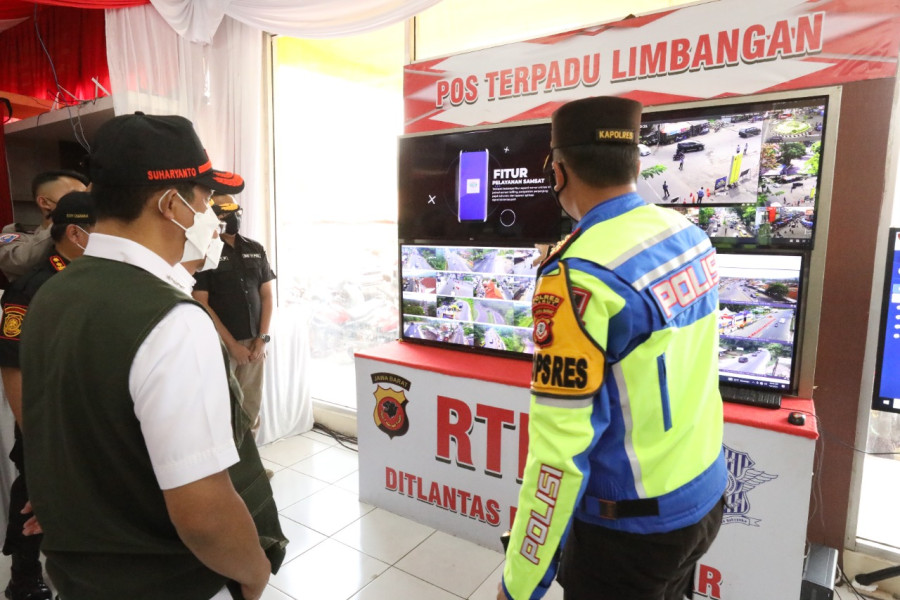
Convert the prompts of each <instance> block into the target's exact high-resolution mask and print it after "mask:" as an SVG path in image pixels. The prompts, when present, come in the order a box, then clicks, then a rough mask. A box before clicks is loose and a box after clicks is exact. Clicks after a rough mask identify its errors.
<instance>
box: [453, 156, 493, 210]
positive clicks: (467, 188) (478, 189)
mask: <svg viewBox="0 0 900 600" xmlns="http://www.w3.org/2000/svg"><path fill="white" fill-rule="evenodd" d="M458 188H459V192H458V194H459V210H458V212H457V217H458V219H459V220H460V221H487V201H488V151H487V150H477V151H475V152H463V151H460V153H459V185H458Z"/></svg>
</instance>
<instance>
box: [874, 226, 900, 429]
mask: <svg viewBox="0 0 900 600" xmlns="http://www.w3.org/2000/svg"><path fill="white" fill-rule="evenodd" d="M888 236H889V237H888V253H887V260H886V264H887V272H886V273H885V277H884V292H883V294H882V300H881V326H880V328H879V332H878V358H877V360H876V362H875V390H874V395H873V398H872V409H873V410H881V411H887V412H895V413H900V228H896V227H895V228H892V229H891V230H890V231H889V234H888Z"/></svg>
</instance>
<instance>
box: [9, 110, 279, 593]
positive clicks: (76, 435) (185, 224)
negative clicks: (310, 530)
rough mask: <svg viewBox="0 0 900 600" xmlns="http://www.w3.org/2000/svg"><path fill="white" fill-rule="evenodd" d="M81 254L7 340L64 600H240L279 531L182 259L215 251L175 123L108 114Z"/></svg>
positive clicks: (238, 183)
mask: <svg viewBox="0 0 900 600" xmlns="http://www.w3.org/2000/svg"><path fill="white" fill-rule="evenodd" d="M91 148H92V151H91V156H90V173H91V180H92V182H93V187H92V191H91V194H92V196H93V197H94V202H95V205H96V211H97V224H96V227H95V231H94V233H93V234H92V236H91V241H90V244H89V246H88V247H87V250H86V252H85V256H84V257H83V258H82V259H80V260H79V261H78V262H77V263H75V264H73V265H72V266H70V267H69V268H67V269H66V270H65V271H64V272H63V273H62V274H60V275H59V276H58V277H55V278H53V279H52V280H50V281H49V282H48V283H47V284H46V285H45V286H44V287H43V288H42V289H41V291H40V293H39V294H38V295H37V297H36V298H35V300H34V302H33V303H32V306H31V309H30V314H29V322H28V325H27V327H26V328H25V332H24V336H23V340H22V361H21V362H22V373H23V393H22V396H23V424H24V431H25V432H26V435H27V436H28V443H27V444H26V446H25V457H26V460H27V461H28V464H29V465H31V467H32V469H31V471H30V472H29V474H28V488H29V494H30V498H31V502H32V505H33V507H34V513H35V515H36V516H37V518H38V520H39V521H40V525H41V527H42V528H43V531H44V541H43V544H42V550H43V552H44V554H45V555H46V557H47V561H46V566H47V572H48V574H49V575H50V577H51V579H52V580H53V583H54V585H55V586H56V588H57V589H58V591H59V595H60V597H61V598H62V600H103V599H115V600H121V599H123V598H134V599H138V598H147V599H151V598H184V599H186V600H193V599H196V600H208V599H211V598H214V599H215V600H220V599H222V600H224V599H227V598H231V597H232V594H231V593H230V592H229V590H231V591H232V592H233V593H234V594H235V595H236V597H243V598H246V599H248V600H255V599H257V598H259V597H260V595H261V594H262V592H263V589H264V588H265V586H266V582H267V581H268V577H269V572H270V570H273V569H274V570H277V568H278V567H279V566H280V564H281V561H282V560H283V559H284V553H285V550H284V548H285V546H286V544H287V540H285V539H284V536H283V534H282V533H281V530H280V527H279V524H278V514H277V508H276V507H275V503H274V501H273V499H272V490H271V487H270V486H269V484H268V480H267V479H266V477H265V475H264V474H263V466H262V463H261V461H260V459H259V454H258V453H257V450H256V445H255V443H253V440H252V438H251V436H249V435H248V430H249V422H248V419H247V416H246V415H245V414H244V412H243V411H242V410H241V408H240V390H239V389H237V388H236V386H235V385H231V384H232V383H233V378H229V374H228V370H227V368H228V365H227V357H226V356H225V354H224V352H223V349H222V346H221V342H220V341H219V338H218V335H216V331H215V327H214V326H213V322H212V320H211V319H210V317H209V315H208V314H207V313H206V311H205V310H204V309H203V308H202V306H201V305H199V304H198V303H197V302H195V301H194V300H193V299H192V298H191V297H190V296H189V295H187V294H186V293H184V291H182V288H180V287H176V286H178V285H179V283H181V282H182V281H183V279H184V277H183V273H184V270H183V268H182V267H181V266H180V265H179V263H182V262H190V261H198V260H202V261H203V263H204V264H203V268H211V267H214V266H215V265H216V263H217V262H218V256H219V252H220V251H221V241H220V240H219V239H218V237H217V231H218V227H219V220H218V219H217V218H216V216H215V214H213V212H212V210H211V209H210V207H209V204H208V201H209V197H210V196H211V194H212V190H213V189H218V190H222V191H226V192H239V191H240V190H241V189H243V186H244V184H243V180H242V179H241V178H240V177H239V176H238V175H234V174H231V173H225V172H221V171H216V170H214V169H212V167H211V165H210V162H209V160H208V158H207V156H206V152H205V151H204V149H203V146H202V145H201V143H200V140H199V139H198V137H197V134H196V133H195V132H194V129H193V126H192V125H191V123H190V121H188V120H187V119H184V118H183V117H178V116H152V115H144V114H142V113H136V114H134V115H126V116H120V117H115V118H114V119H112V120H110V121H108V122H107V123H105V124H104V125H103V126H101V128H100V129H99V130H98V132H97V137H96V139H95V140H94V143H93V144H92V146H91Z"/></svg>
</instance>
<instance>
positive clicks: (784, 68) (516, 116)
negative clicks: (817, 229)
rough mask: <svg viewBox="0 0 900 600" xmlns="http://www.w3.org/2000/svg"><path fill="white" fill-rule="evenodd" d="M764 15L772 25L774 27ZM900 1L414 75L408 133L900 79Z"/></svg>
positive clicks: (674, 25)
mask: <svg viewBox="0 0 900 600" xmlns="http://www.w3.org/2000/svg"><path fill="white" fill-rule="evenodd" d="M763 15H764V16H763ZM898 40H900V2H898V1H897V0H854V1H852V2H851V1H849V0H834V1H826V2H814V1H800V0H793V1H791V0H788V1H785V0H760V1H757V2H734V1H721V2H714V3H708V4H702V5H697V6H691V7H687V8H683V9H677V10H671V11H665V12H659V13H655V14H652V15H648V16H644V17H637V18H631V19H626V20H624V21H619V22H617V23H612V24H607V25H600V26H596V27H589V28H585V29H580V30H576V31H572V32H568V33H564V34H560V35H555V36H551V37H546V38H541V39H538V40H532V41H528V42H519V43H515V44H507V45H505V46H499V47H496V48H489V49H486V50H479V51H476V52H469V53H466V54H460V55H457V56H451V57H448V58H440V59H435V60H432V61H426V62H421V63H416V64H412V65H408V66H407V67H406V69H405V73H404V95H405V101H406V122H405V128H406V132H407V133H413V132H419V131H432V130H438V129H445V128H450V127H466V126H474V125H482V124H490V123H502V122H508V121H519V120H526V119H537V118H546V117H549V116H550V114H551V113H552V112H553V110H555V109H556V108H557V107H558V106H560V105H561V104H563V103H565V102H568V101H571V100H575V99H577V98H584V97H588V96H599V95H615V96H626V97H629V98H634V99H636V100H639V101H641V102H642V103H643V104H645V105H655V104H668V103H673V102H684V101H691V100H700V99H708V98H719V97H725V96H736V95H737V96H743V95H748V94H755V93H761V92H771V91H776V90H788V89H799V88H809V87H821V86H827V85H838V84H841V83H845V82H849V81H858V80H864V79H876V78H883V77H893V76H895V74H896V71H897V56H898Z"/></svg>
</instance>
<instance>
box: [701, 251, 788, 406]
mask: <svg viewBox="0 0 900 600" xmlns="http://www.w3.org/2000/svg"><path fill="white" fill-rule="evenodd" d="M717 262H718V269H719V379H720V380H721V381H722V382H723V383H725V382H727V383H731V384H741V385H749V386H751V387H760V388H765V389H775V390H790V389H791V386H792V381H793V373H794V363H795V359H796V338H797V335H796V333H797V329H798V327H799V323H798V322H797V320H798V314H799V312H798V307H799V302H800V298H801V296H800V293H801V287H802V285H801V284H802V281H801V279H802V257H801V256H800V255H794V254H778V255H763V254H732V253H721V252H720V253H719V254H718V255H717Z"/></svg>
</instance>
